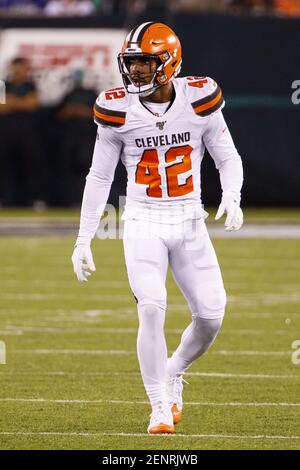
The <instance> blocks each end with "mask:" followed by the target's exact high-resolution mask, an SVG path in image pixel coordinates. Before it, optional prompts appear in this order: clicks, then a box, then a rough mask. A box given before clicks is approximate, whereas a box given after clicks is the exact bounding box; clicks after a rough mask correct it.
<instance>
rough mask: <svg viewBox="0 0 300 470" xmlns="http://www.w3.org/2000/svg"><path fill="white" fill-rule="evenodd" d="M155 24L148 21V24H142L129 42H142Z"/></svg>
mask: <svg viewBox="0 0 300 470" xmlns="http://www.w3.org/2000/svg"><path fill="white" fill-rule="evenodd" d="M153 23H154V22H153V21H148V23H142V24H141V25H140V26H139V27H138V28H137V29H135V30H134V32H133V34H132V35H131V36H130V39H129V41H128V42H136V43H139V42H141V40H142V38H143V36H144V33H145V32H146V30H147V29H148V28H149V26H150V25H151V24H153Z"/></svg>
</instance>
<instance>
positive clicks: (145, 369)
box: [123, 219, 226, 405]
mask: <svg viewBox="0 0 300 470" xmlns="http://www.w3.org/2000/svg"><path fill="white" fill-rule="evenodd" d="M123 242H124V253H125V261H126V267H127V273H128V278H129V283H130V287H131V290H132V292H133V294H134V296H135V298H136V300H137V307H138V315H139V331H138V339H137V352H138V359H139V363H140V368H141V373H142V378H143V382H144V385H145V389H146V392H147V394H148V396H149V399H150V401H151V403H152V405H155V404H156V403H157V402H158V401H164V400H165V381H166V373H167V372H168V375H171V376H173V375H176V374H177V373H182V372H184V371H185V370H186V369H187V368H188V367H189V366H190V365H191V364H192V362H193V361H194V360H195V359H197V358H198V357H200V356H201V355H202V354H203V353H204V352H205V351H207V349H208V348H209V347H210V345H211V344H212V342H213V341H214V339H215V337H216V335H217V333H218V331H219V329H220V327H221V324H222V319H223V316H224V310H225V304H226V294H225V290H224V287H223V281H222V276H221V272H220V268H219V264H218V261H217V257H216V254H215V250H214V248H213V246H212V243H211V241H210V238H209V235H208V233H207V229H206V226H205V222H204V220H203V219H194V220H187V221H184V222H182V223H180V224H173V225H171V224H156V223H153V222H147V221H142V220H126V221H125V224H124V237H123ZM169 265H170V267H171V270H172V274H173V277H174V279H175V281H176V283H177V285H178V287H179V288H180V290H181V291H182V293H183V295H184V297H185V298H186V300H187V302H188V304H189V307H190V310H191V313H192V322H191V323H190V324H189V326H188V327H187V328H186V330H185V331H184V332H183V335H182V337H181V342H180V344H179V346H178V348H177V350H176V351H175V352H174V354H173V355H172V357H171V359H169V360H168V370H167V346H166V341H165V335H164V320H165V311H166V304H167V292H166V287H165V282H166V274H167V269H168V266H169Z"/></svg>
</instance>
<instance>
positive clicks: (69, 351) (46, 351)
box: [10, 349, 291, 357]
mask: <svg viewBox="0 0 300 470" xmlns="http://www.w3.org/2000/svg"><path fill="white" fill-rule="evenodd" d="M10 352H11V353H21V354H78V355H82V354H83V355H112V354H113V355H120V356H123V355H126V356H130V355H134V354H136V351H127V350H122V349H90V350H89V349H12V350H11V351H10ZM210 354H214V355H221V356H270V357H273V356H287V355H291V352H290V351H252V350H251V351H227V350H219V351H211V352H210Z"/></svg>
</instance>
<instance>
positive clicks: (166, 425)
mask: <svg viewBox="0 0 300 470" xmlns="http://www.w3.org/2000/svg"><path fill="white" fill-rule="evenodd" d="M147 432H148V434H174V432H175V429H174V424H173V415H172V412H171V410H170V407H169V405H168V403H166V404H163V403H159V404H158V405H157V406H154V407H153V409H152V413H151V418H150V424H149V426H148V429H147Z"/></svg>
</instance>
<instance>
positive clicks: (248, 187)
mask: <svg viewBox="0 0 300 470" xmlns="http://www.w3.org/2000/svg"><path fill="white" fill-rule="evenodd" d="M143 21H163V22H166V23H168V24H169V25H170V26H171V27H173V28H174V29H175V31H176V32H177V34H178V36H179V37H180V39H181V42H182V47H183V68H182V73H181V75H182V76H184V75H201V76H211V77H213V78H214V79H215V80H216V81H217V82H218V84H219V85H220V87H221V88H222V90H223V94H224V97H225V101H226V107H225V109H224V115H225V119H226V120H227V122H228V125H229V128H230V130H231V133H232V135H233V138H234V141H235V144H236V146H237V148H238V150H239V153H240V155H241V156H242V159H243V163H244V171H245V183H244V190H243V198H242V203H243V205H244V206H297V205H299V202H300V191H299V187H300V176H299V175H300V172H299V170H300V165H299V134H300V114H299V111H300V105H294V104H292V101H291V95H292V92H293V90H292V88H291V85H292V82H293V81H294V80H297V79H300V70H299V63H300V61H299V50H300V19H294V18H279V17H276V16H275V17H274V16H248V15H216V14H199V13H196V14H194V13H193V14H188V13H182V12H180V13H177V14H171V13H170V12H169V11H166V12H165V13H164V11H162V10H160V11H159V12H158V11H156V10H153V11H152V12H148V13H147V15H146V16H145V15H142V16H136V17H130V16H125V15H122V14H119V15H117V16H116V15H115V16H103V17H101V16H98V17H89V18H68V19H67V18H63V19H62V18H58V19H52V18H51V19H49V18H32V19H30V18H26V19H24V18H15V19H12V18H3V19H1V22H0V27H1V28H7V27H62V28H67V27H78V26H80V27H82V28H89V27H93V28H95V27H99V28H101V27H124V25H125V27H126V28H128V29H130V28H131V27H133V26H135V25H136V24H139V23H140V22H143ZM99 91H101V90H99ZM41 116H42V119H41V120H40V126H41V130H40V131H41V135H43V138H44V139H46V142H47V152H48V154H49V155H48V157H49V159H50V160H51V164H52V165H54V166H55V159H54V160H53V158H52V157H50V155H51V156H52V155H53V154H55V146H56V138H55V135H56V131H55V128H54V127H53V128H51V110H49V109H44V110H41ZM49 119H50V124H49ZM44 123H45V126H46V127H45V128H43V125H44ZM49 126H50V127H49ZM58 132H59V130H58ZM52 170H53V168H52ZM51 175H52V176H51ZM53 175H54V176H53ZM202 177H203V180H204V181H205V184H204V185H203V200H204V203H205V204H208V205H216V204H217V203H218V202H219V198H220V186H219V180H218V175H217V172H216V170H215V168H214V163H213V161H212V160H211V159H210V158H208V157H207V156H206V157H205V159H204V162H203V174H202ZM51 178H55V171H52V173H51V168H50V179H49V181H48V183H49V203H50V204H51V205H59V204H60V201H59V199H57V197H56V195H55V190H53V188H55V181H54V182H53V181H51ZM82 184H84V178H83V183H82ZM125 185H126V176H125V170H124V168H122V166H121V165H119V167H118V169H117V173H116V179H115V182H114V184H113V188H112V192H111V195H110V202H113V203H116V202H117V197H118V195H119V194H125Z"/></svg>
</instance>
